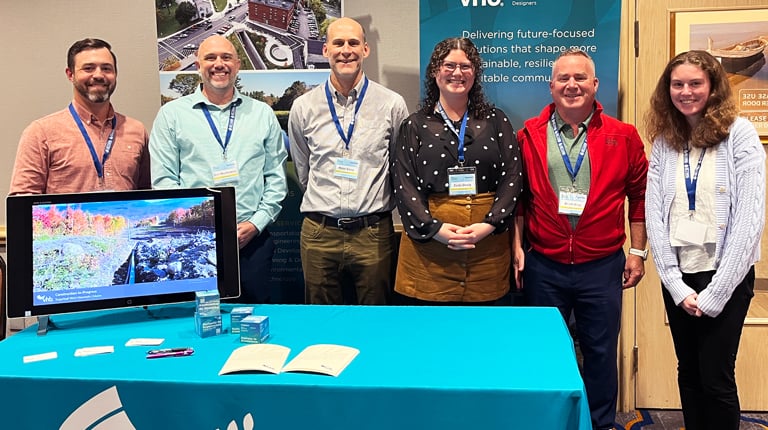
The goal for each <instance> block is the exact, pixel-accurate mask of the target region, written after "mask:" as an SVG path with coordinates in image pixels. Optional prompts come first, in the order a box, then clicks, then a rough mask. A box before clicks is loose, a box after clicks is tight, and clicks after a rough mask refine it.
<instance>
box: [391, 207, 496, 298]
mask: <svg viewBox="0 0 768 430" xmlns="http://www.w3.org/2000/svg"><path fill="white" fill-rule="evenodd" d="M493 199H494V194H493V193H485V194H479V195H474V196H447V195H443V194H440V195H432V196H430V198H429V210H430V212H431V213H432V216H433V217H434V218H436V219H438V220H441V221H443V222H447V223H450V224H456V225H460V226H468V225H470V224H474V223H479V222H483V220H484V219H485V216H486V215H487V214H488V212H489V211H490V209H491V206H492V205H493ZM510 227H511V226H510ZM509 243H510V241H509V230H507V231H505V232H504V233H502V234H490V235H488V236H486V237H485V238H484V239H483V240H481V241H480V242H478V243H477V244H475V248H474V249H470V250H463V251H452V250H450V249H448V247H447V245H445V244H442V243H440V242H438V241H437V240H435V239H432V240H430V241H429V242H426V243H422V242H416V241H414V240H412V239H411V238H409V237H408V236H407V235H405V234H403V235H402V237H401V238H400V251H399V255H398V259H397V275H396V277H395V291H397V292H398V293H400V294H403V295H406V296H409V297H414V298H417V299H420V300H428V301H434V302H487V301H491V300H496V299H498V298H500V297H502V296H503V295H504V294H506V293H507V292H508V291H509V274H510V262H511V250H510V245H509Z"/></svg>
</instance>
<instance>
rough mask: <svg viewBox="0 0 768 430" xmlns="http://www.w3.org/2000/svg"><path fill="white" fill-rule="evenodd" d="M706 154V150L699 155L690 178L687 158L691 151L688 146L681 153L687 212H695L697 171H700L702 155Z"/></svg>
mask: <svg viewBox="0 0 768 430" xmlns="http://www.w3.org/2000/svg"><path fill="white" fill-rule="evenodd" d="M706 152H707V149H706V148H704V149H703V150H702V151H701V155H699V163H698V164H697V165H696V170H695V171H694V172H693V177H691V162H690V158H689V157H690V154H691V150H690V148H689V147H688V145H686V146H685V150H684V151H683V166H684V169H683V171H684V173H685V190H686V191H687V192H688V210H689V211H694V210H696V183H697V182H698V181H699V170H701V162H702V161H704V154H706Z"/></svg>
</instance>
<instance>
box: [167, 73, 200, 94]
mask: <svg viewBox="0 0 768 430" xmlns="http://www.w3.org/2000/svg"><path fill="white" fill-rule="evenodd" d="M201 82H203V80H202V79H201V78H200V75H198V74H197V73H181V74H178V75H176V77H175V78H173V80H171V82H170V83H169V84H168V89H171V90H173V91H176V92H177V93H179V95H180V96H181V97H183V96H187V95H190V94H192V93H194V92H195V90H196V89H197V87H198V85H200V83H201Z"/></svg>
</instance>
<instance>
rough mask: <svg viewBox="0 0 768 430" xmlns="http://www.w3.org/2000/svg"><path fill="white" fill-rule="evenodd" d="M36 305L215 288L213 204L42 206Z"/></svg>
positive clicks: (194, 200)
mask: <svg viewBox="0 0 768 430" xmlns="http://www.w3.org/2000/svg"><path fill="white" fill-rule="evenodd" d="M32 232H33V233H32V234H33V235H32V253H33V257H32V258H33V260H34V261H33V262H32V267H34V273H33V276H32V278H33V283H34V294H35V296H34V300H33V301H34V304H36V305H41V304H55V303H62V302H72V301H86V300H102V299H110V298H116V297H136V296H144V295H151V294H153V293H157V294H168V293H176V292H186V291H198V290H206V289H212V288H216V237H215V230H214V201H213V197H182V198H172V199H162V200H130V201H107V202H90V203H80V204H76V205H68V204H41V205H36V206H35V207H34V209H33V211H32Z"/></svg>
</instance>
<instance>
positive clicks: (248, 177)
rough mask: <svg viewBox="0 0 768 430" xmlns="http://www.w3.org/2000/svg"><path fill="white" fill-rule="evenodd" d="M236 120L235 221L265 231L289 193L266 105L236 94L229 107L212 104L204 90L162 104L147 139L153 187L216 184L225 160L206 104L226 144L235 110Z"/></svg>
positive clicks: (281, 148)
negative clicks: (216, 171) (217, 172)
mask: <svg viewBox="0 0 768 430" xmlns="http://www.w3.org/2000/svg"><path fill="white" fill-rule="evenodd" d="M236 103H239V104H238V105H237V108H236V111H235V113H236V117H235V121H234V128H233V130H232V138H231V140H230V141H229V145H227V160H229V161H235V162H236V163H237V167H238V171H239V182H238V183H237V184H235V185H234V187H235V196H236V199H237V221H238V222H244V221H250V222H251V223H252V224H253V225H254V226H256V228H258V229H259V231H263V230H264V228H266V227H267V226H268V225H269V224H270V223H272V222H274V221H275V220H276V219H277V216H278V215H279V214H280V210H281V208H282V206H281V203H282V201H283V198H285V195H286V193H287V190H288V188H287V182H286V177H285V160H286V158H288V153H287V151H286V149H285V144H284V142H283V134H282V130H281V129H280V124H279V123H278V121H277V117H275V113H274V112H273V111H272V109H271V108H270V107H269V106H267V105H266V104H265V103H262V102H260V101H257V100H254V99H252V98H250V97H247V96H244V95H241V94H240V93H239V92H238V91H237V90H235V94H234V96H233V98H232V100H231V101H230V102H229V103H227V104H226V105H225V106H217V105H215V104H211V103H210V102H209V101H208V99H207V98H205V96H204V95H203V93H202V91H201V89H200V88H198V89H197V91H195V92H194V93H193V94H190V95H188V96H184V97H181V98H179V99H176V100H174V101H171V102H169V103H166V104H165V105H163V107H161V108H160V111H159V112H158V114H157V118H155V123H154V125H153V127H152V133H151V134H150V138H149V150H150V156H151V160H152V163H151V164H152V186H153V187H154V188H195V187H209V186H213V185H214V182H213V168H214V167H215V166H218V165H220V164H221V163H222V162H223V161H224V150H223V149H222V147H221V145H219V142H218V141H217V140H216V138H215V136H214V134H213V131H212V130H211V127H210V125H209V124H208V121H207V120H206V118H205V114H204V113H203V109H202V106H203V105H205V106H207V107H208V111H209V112H210V114H211V118H212V120H213V123H214V124H215V125H216V127H217V129H218V132H219V135H220V136H221V139H222V142H223V141H224V140H225V139H226V134H227V125H228V123H229V116H230V111H231V109H232V106H233V105H235V104H236Z"/></svg>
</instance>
